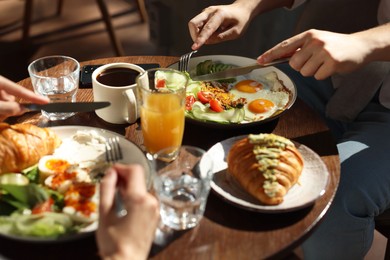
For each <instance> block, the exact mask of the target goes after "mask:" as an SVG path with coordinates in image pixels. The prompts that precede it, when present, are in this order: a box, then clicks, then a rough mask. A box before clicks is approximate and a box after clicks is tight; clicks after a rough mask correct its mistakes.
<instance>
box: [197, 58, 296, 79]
mask: <svg viewBox="0 0 390 260" xmlns="http://www.w3.org/2000/svg"><path fill="white" fill-rule="evenodd" d="M289 60H290V58H283V59H277V60H274V61H272V62H269V63H266V64H262V65H260V64H258V63H255V64H252V65H249V66H244V67H237V68H232V69H227V70H223V71H219V72H216V73H211V74H205V75H200V76H192V77H191V79H192V80H193V81H211V80H219V79H227V78H234V77H237V76H240V75H245V74H248V73H250V72H251V71H252V70H255V69H261V68H265V67H269V66H273V65H276V64H280V63H284V62H288V61H289Z"/></svg>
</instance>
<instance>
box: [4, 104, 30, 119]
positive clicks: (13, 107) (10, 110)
mask: <svg viewBox="0 0 390 260" xmlns="http://www.w3.org/2000/svg"><path fill="white" fill-rule="evenodd" d="M26 111H27V110H26V109H25V108H23V107H22V106H21V105H20V104H19V103H18V102H14V101H0V115H2V116H4V117H9V116H17V115H21V114H23V113H24V112H26Z"/></svg>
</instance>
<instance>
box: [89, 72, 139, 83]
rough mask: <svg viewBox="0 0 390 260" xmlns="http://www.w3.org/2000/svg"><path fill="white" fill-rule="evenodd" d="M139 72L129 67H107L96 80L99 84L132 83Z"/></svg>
mask: <svg viewBox="0 0 390 260" xmlns="http://www.w3.org/2000/svg"><path fill="white" fill-rule="evenodd" d="M138 75H139V72H138V71H136V70H133V69H129V68H109V69H106V70H104V71H102V72H101V73H100V74H99V75H98V76H97V77H96V80H97V81H99V82H100V83H101V84H104V85H107V86H113V87H123V86H128V85H133V84H134V83H135V79H136V77H137V76H138Z"/></svg>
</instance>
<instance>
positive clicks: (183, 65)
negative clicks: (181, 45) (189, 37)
mask: <svg viewBox="0 0 390 260" xmlns="http://www.w3.org/2000/svg"><path fill="white" fill-rule="evenodd" d="M197 52H198V51H197V50H195V51H191V52H189V53H186V54H183V55H182V56H181V57H180V60H179V70H180V71H187V70H188V63H189V62H190V59H191V56H192V54H194V53H197Z"/></svg>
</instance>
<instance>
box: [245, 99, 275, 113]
mask: <svg viewBox="0 0 390 260" xmlns="http://www.w3.org/2000/svg"><path fill="white" fill-rule="evenodd" d="M274 106H275V104H274V103H273V102H272V101H269V100H267V99H255V100H253V101H252V102H250V103H249V104H248V109H249V111H251V112H252V113H255V114H260V113H264V112H267V111H269V110H271V109H272V108H273V107H274Z"/></svg>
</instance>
